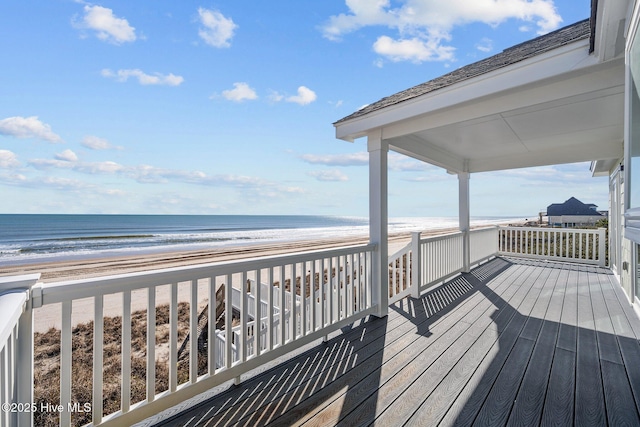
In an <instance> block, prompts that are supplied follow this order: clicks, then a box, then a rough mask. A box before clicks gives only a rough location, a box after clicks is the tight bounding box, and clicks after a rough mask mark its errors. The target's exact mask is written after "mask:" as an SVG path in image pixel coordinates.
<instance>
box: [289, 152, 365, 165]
mask: <svg viewBox="0 0 640 427" xmlns="http://www.w3.org/2000/svg"><path fill="white" fill-rule="evenodd" d="M300 158H301V159H302V160H303V161H305V162H307V163H311V164H313V165H325V166H366V165H368V164H369V153H367V152H359V153H348V154H302V155H300Z"/></svg>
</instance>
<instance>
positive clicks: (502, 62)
mask: <svg viewBox="0 0 640 427" xmlns="http://www.w3.org/2000/svg"><path fill="white" fill-rule="evenodd" d="M591 32H592V25H591V23H590V20H589V19H585V20H584V21H580V22H576V23H575V24H572V25H569V26H566V27H564V28H560V29H559V30H556V31H553V32H551V33H548V34H545V35H543V36H540V37H537V38H535V39H533V40H529V41H526V42H524V43H520V44H518V45H515V46H512V47H510V48H507V49H505V50H504V51H502V52H501V53H498V54H497V55H494V56H491V57H489V58H486V59H483V60H481V61H478V62H474V63H473V64H469V65H465V66H464V67H461V68H458V69H457V70H455V71H452V72H450V73H448V74H445V75H443V76H440V77H437V78H435V79H433V80H430V81H428V82H426V83H422V84H419V85H417V86H414V87H412V88H410V89H407V90H404V91H402V92H398V93H396V94H394V95H391V96H388V97H386V98H382V99H381V100H379V101H377V102H374V103H373V104H369V105H367V106H366V107H363V108H361V109H359V110H358V111H356V112H354V113H352V114H350V115H348V116H346V117H344V118H342V119H340V120H338V121H337V122H335V123H334V124H337V123H341V122H343V121H346V120H350V119H353V118H356V117H360V116H364V115H366V114H369V113H371V112H373V111H377V110H380V109H383V108H385V107H388V106H390V105H395V104H399V103H401V102H404V101H407V100H410V99H413V98H416V97H419V96H421V95H425V94H427V93H430V92H433V91H436V90H438V89H442V88H445V87H447V86H451V85H453V84H455V83H459V82H461V81H464V80H467V79H470V78H473V77H476V76H479V75H482V74H486V73H489V72H491V71H494V70H498V69H500V68H502V67H506V66H508V65H511V64H515V63H516V62H520V61H523V60H525V59H528V58H532V57H534V56H537V55H540V54H542V53H544V52H548V51H550V50H553V49H556V48H559V47H561V46H564V45H566V44H569V43H572V42H574V41H577V40H581V39H586V38H589V37H592V38H593V36H592V34H591Z"/></svg>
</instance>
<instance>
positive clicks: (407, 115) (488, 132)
mask: <svg viewBox="0 0 640 427" xmlns="http://www.w3.org/2000/svg"><path fill="white" fill-rule="evenodd" d="M587 43H588V41H587V40H581V41H579V42H576V43H573V44H571V45H568V46H563V47H562V48H560V49H556V50H555V51H553V52H548V53H546V54H544V55H540V56H537V57H535V58H533V59H530V60H528V61H523V62H521V63H518V64H516V65H512V66H508V67H504V68H502V69H500V70H497V71H494V72H491V73H488V74H486V75H482V76H479V77H475V78H472V79H469V80H467V81H464V82H461V83H457V84H454V85H452V86H450V87H447V88H443V89H439V90H437V91H434V92H432V93H428V94H425V95H423V96H420V97H418V98H416V99H413V100H410V101H406V102H402V103H399V104H397V105H392V106H390V107H387V108H383V109H381V110H379V111H375V112H373V113H369V114H366V115H363V116H361V117H355V118H353V119H347V120H344V121H341V122H338V123H336V124H335V125H336V134H337V136H338V138H342V139H345V140H351V141H352V140H353V139H355V138H358V137H361V136H366V135H369V134H371V133H378V132H380V133H381V135H382V138H383V139H384V140H386V141H387V142H388V143H389V148H390V149H391V150H394V151H397V152H399V153H402V154H405V155H407V156H410V157H414V158H416V159H419V160H422V161H425V162H428V163H431V164H435V165H437V166H441V167H443V168H446V169H447V170H449V171H451V172H483V171H492V170H502V169H513V168H521V167H531V166H541V165H551V164H561V163H573V162H580V161H593V160H605V159H617V158H620V157H622V154H623V118H624V62H623V60H622V58H618V59H614V60H611V61H608V62H605V63H601V62H599V60H598V58H596V57H594V56H593V55H589V54H588V51H587V45H586V44H587Z"/></svg>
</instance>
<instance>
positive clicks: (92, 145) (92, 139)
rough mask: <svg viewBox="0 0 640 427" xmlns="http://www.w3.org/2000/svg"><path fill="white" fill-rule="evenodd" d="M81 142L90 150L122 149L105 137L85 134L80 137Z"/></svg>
mask: <svg viewBox="0 0 640 427" xmlns="http://www.w3.org/2000/svg"><path fill="white" fill-rule="evenodd" d="M81 144H82V146H83V147H87V148H89V149H91V150H122V147H118V146H115V145H113V144H111V143H110V142H109V141H107V140H106V139H104V138H99V137H97V136H93V135H87V136H85V137H84V138H82V142H81Z"/></svg>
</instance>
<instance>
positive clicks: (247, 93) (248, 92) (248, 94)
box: [222, 82, 258, 102]
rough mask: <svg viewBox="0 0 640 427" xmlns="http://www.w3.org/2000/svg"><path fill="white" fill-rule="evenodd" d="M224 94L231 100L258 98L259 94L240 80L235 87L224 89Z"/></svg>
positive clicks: (240, 100) (239, 100)
mask: <svg viewBox="0 0 640 427" xmlns="http://www.w3.org/2000/svg"><path fill="white" fill-rule="evenodd" d="M222 96H224V97H225V99H228V100H229V101H235V102H242V101H245V100H251V99H257V98H258V94H257V93H256V91H255V90H253V89H252V88H251V87H250V86H249V85H248V84H247V83H243V82H238V83H234V84H233V89H229V90H224V91H222Z"/></svg>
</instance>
